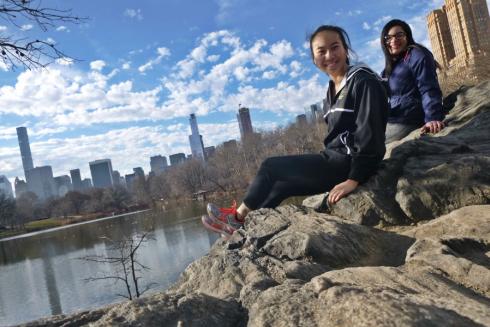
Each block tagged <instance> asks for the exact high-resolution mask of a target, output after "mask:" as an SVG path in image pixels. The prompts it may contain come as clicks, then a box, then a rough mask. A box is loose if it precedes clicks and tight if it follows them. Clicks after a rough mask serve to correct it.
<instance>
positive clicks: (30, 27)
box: [20, 24, 34, 31]
mask: <svg viewBox="0 0 490 327" xmlns="http://www.w3.org/2000/svg"><path fill="white" fill-rule="evenodd" d="M33 28H34V26H33V25H32V24H24V25H22V26H21V27H20V29H21V31H29V30H31V29H33Z"/></svg>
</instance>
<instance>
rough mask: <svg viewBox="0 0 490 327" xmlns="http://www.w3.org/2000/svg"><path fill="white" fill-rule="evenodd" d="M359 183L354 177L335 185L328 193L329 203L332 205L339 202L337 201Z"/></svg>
mask: <svg viewBox="0 0 490 327" xmlns="http://www.w3.org/2000/svg"><path fill="white" fill-rule="evenodd" d="M357 185H359V183H358V182H357V181H355V180H353V179H348V180H346V181H345V182H342V183H340V184H337V185H335V186H334V188H333V189H331V190H330V192H329V193H328V204H329V205H332V204H335V203H337V201H339V200H340V199H342V198H343V197H344V196H346V195H347V194H349V193H350V192H352V191H354V190H355V189H356V187H357Z"/></svg>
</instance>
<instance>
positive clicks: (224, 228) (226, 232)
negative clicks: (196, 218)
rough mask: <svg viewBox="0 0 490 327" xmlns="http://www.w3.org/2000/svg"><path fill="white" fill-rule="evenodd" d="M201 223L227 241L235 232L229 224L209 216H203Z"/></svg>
mask: <svg viewBox="0 0 490 327" xmlns="http://www.w3.org/2000/svg"><path fill="white" fill-rule="evenodd" d="M201 221H202V224H203V225H204V227H205V228H207V229H209V230H210V231H213V232H216V233H220V234H221V236H223V237H224V238H226V239H227V238H229V237H230V236H231V235H232V234H233V232H234V231H235V230H234V229H232V228H231V227H230V226H228V225H227V224H225V223H222V222H221V221H219V220H216V219H214V218H213V217H210V216H207V215H204V216H202V217H201Z"/></svg>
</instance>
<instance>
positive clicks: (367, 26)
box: [362, 22, 371, 30]
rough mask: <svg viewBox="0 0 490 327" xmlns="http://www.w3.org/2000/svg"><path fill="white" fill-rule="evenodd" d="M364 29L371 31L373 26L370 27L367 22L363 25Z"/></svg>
mask: <svg viewBox="0 0 490 327" xmlns="http://www.w3.org/2000/svg"><path fill="white" fill-rule="evenodd" d="M362 29H364V30H370V29H371V26H369V24H368V23H367V22H364V23H362Z"/></svg>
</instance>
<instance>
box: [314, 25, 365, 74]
mask: <svg viewBox="0 0 490 327" xmlns="http://www.w3.org/2000/svg"><path fill="white" fill-rule="evenodd" d="M321 32H335V33H337V34H338V35H339V37H340V41H341V42H342V45H343V46H344V49H345V51H346V52H347V65H349V58H350V57H352V56H355V52H354V50H352V47H351V45H350V39H349V35H347V32H346V31H345V30H344V29H343V28H342V27H339V26H334V25H321V26H319V27H318V28H317V29H316V30H315V31H314V32H313V33H311V35H310V36H309V38H308V39H309V41H310V54H311V58H312V59H313V48H312V43H313V39H314V38H315V36H317V35H318V33H321Z"/></svg>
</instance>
